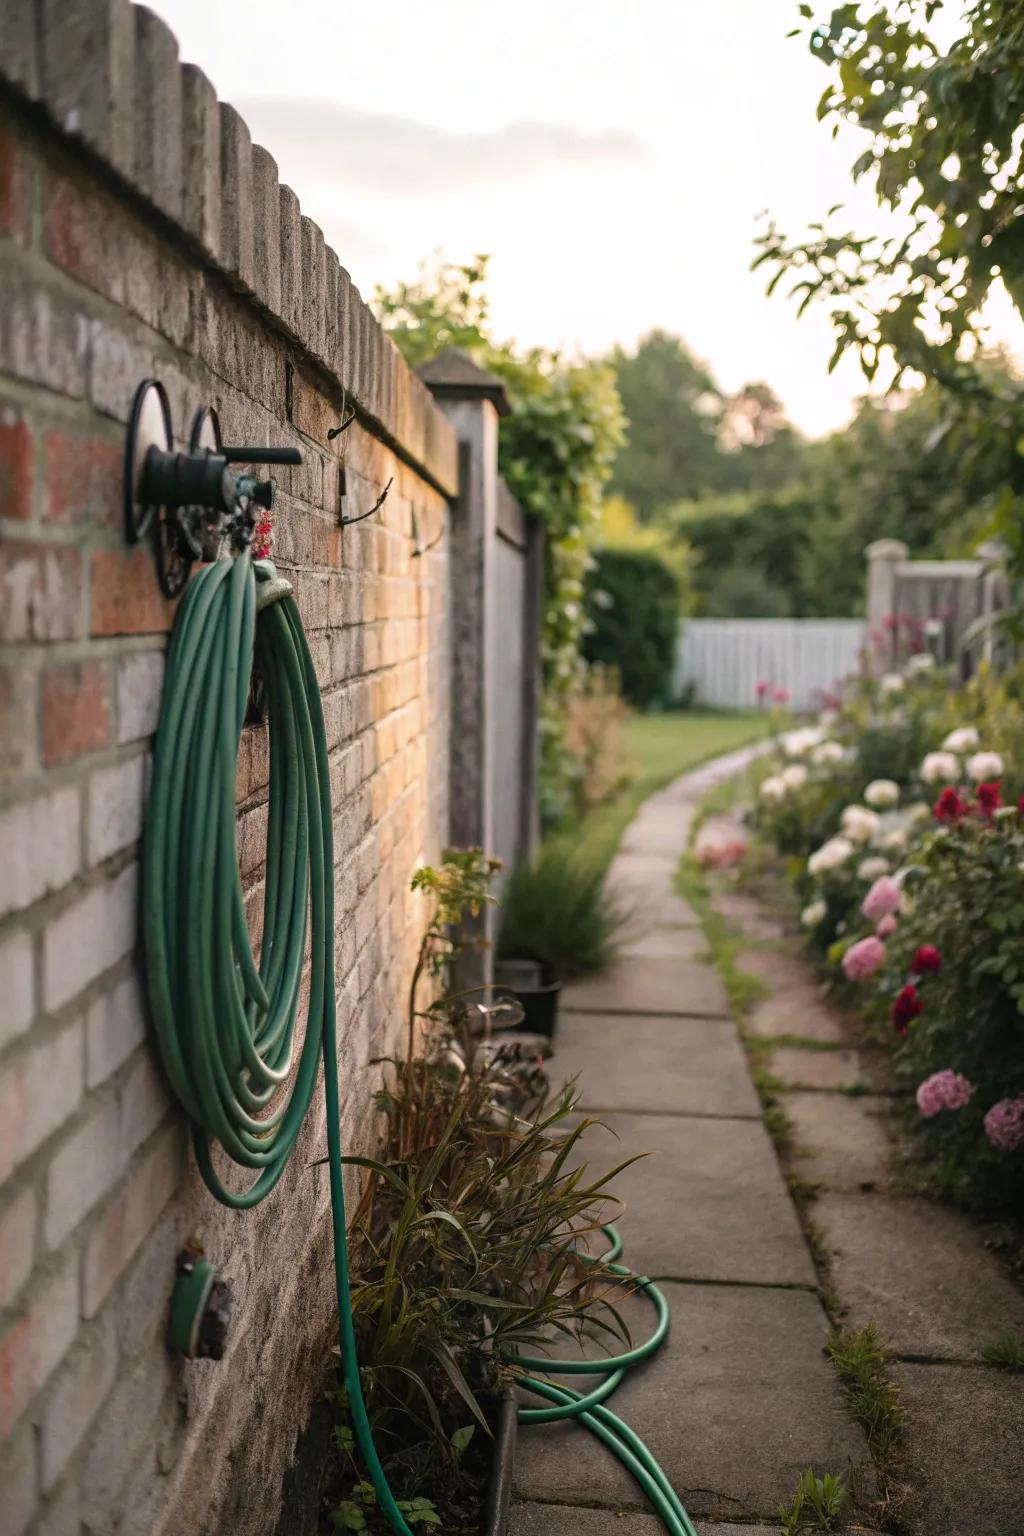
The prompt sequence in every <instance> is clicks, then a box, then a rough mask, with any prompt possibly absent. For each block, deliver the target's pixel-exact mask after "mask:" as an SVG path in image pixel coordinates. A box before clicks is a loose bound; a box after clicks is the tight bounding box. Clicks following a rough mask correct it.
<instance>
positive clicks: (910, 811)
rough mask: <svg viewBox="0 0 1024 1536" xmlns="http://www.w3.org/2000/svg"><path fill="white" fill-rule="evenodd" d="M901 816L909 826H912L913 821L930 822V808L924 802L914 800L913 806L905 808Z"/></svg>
mask: <svg viewBox="0 0 1024 1536" xmlns="http://www.w3.org/2000/svg"><path fill="white" fill-rule="evenodd" d="M903 814H904V816H905V817H906V818H907V820H908V821H909V822H910V823H911V825H913V823H914V822H915V821H931V819H932V808H931V806H930V805H929V804H928V803H927V802H926V801H924V800H915V801H914V803H913V805H908V806H907V807H906V809H905V811H904V813H903Z"/></svg>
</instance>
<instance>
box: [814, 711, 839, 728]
mask: <svg viewBox="0 0 1024 1536" xmlns="http://www.w3.org/2000/svg"><path fill="white" fill-rule="evenodd" d="M838 719H839V711H838V709H823V710H822V712H821V714H820V715H819V716H818V724H819V725H820V726H821V728H822V730H823V731H830V730H831V729H832V727H833V726H834V725H835V723H836V721H837V720H838Z"/></svg>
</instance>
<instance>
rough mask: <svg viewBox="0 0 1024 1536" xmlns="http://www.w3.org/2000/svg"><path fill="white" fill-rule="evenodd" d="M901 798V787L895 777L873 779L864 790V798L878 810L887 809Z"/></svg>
mask: <svg viewBox="0 0 1024 1536" xmlns="http://www.w3.org/2000/svg"><path fill="white" fill-rule="evenodd" d="M899 798H900V787H899V785H898V784H897V783H896V781H895V779H872V781H871V783H870V784H869V785H868V787H867V789H866V790H865V791H864V799H865V800H866V801H867V803H868V805H873V806H875V807H876V808H877V809H878V810H885V809H887V808H888V807H889V806H892V805H895V804H896V803H897V801H898V800H899Z"/></svg>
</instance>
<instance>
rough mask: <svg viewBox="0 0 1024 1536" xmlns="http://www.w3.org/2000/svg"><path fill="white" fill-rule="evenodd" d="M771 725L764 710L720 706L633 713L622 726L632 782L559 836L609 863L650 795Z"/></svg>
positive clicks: (601, 862) (601, 863) (753, 738)
mask: <svg viewBox="0 0 1024 1536" xmlns="http://www.w3.org/2000/svg"><path fill="white" fill-rule="evenodd" d="M767 729H768V726H767V721H766V718H765V716H764V715H756V714H726V713H724V712H719V711H717V710H700V709H687V710H670V711H666V713H664V714H659V715H632V716H630V718H629V719H628V720H627V721H626V723H625V725H624V726H623V730H622V738H623V745H624V747H625V752H626V757H627V761H628V768H629V774H630V777H629V781H628V783H626V784H625V785H624V786H623V788H622V789H620V790H619V792H618V793H617V794H616V795H614V796H613V797H612V799H611V800H609V801H608V802H607V803H606V804H605V805H599V806H597V807H596V808H595V809H594V810H592V811H589V812H588V813H587V814H586V815H585V816H583V817H581V818H580V819H579V820H577V821H575V822H571V823H570V824H569V825H568V826H566V827H563V828H562V829H560V831H559V832H557V833H556V834H555V837H556V839H557V840H558V841H560V842H561V841H562V840H563V839H564V846H569V847H573V848H579V849H580V850H581V851H583V852H585V853H586V855H587V857H588V858H591V859H593V860H594V861H595V863H597V864H598V865H599V866H600V867H601V868H602V869H606V868H607V867H608V865H609V864H610V863H611V861H612V859H613V857H614V856H615V850H616V849H617V848H618V846H619V843H620V842H621V841H622V834H623V833H624V832H625V830H626V828H627V827H628V825H629V823H630V822H631V821H632V820H633V817H634V816H635V815H636V813H637V811H638V810H639V808H640V806H641V804H642V803H643V801H645V800H646V799H647V798H648V796H649V795H653V794H655V793H656V791H657V790H659V789H663V788H664V787H665V785H666V784H670V783H671V782H672V780H673V779H677V778H678V777H679V775H680V774H683V773H686V772H688V770H689V769H691V768H696V767H698V766H699V764H701V763H705V762H707V761H708V759H709V758H712V757H718V756H719V755H720V754H721V753H723V752H731V751H733V750H734V749H735V748H736V747H743V746H746V744H747V743H748V742H751V741H756V740H757V739H758V738H759V737H761V736H763V735H765V733H766V731H767Z"/></svg>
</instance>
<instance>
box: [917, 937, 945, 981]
mask: <svg viewBox="0 0 1024 1536" xmlns="http://www.w3.org/2000/svg"><path fill="white" fill-rule="evenodd" d="M910 969H911V970H912V971H914V972H915V973H916V974H917V975H918V976H927V975H928V973H929V971H941V969H942V956H941V955H940V954H939V952H938V950H937V949H936V948H935V945H934V944H922V945H921V948H920V949H919V950H918V952H917V954H916V955H915V956H914V958H913V960H912V961H911V964H910Z"/></svg>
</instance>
